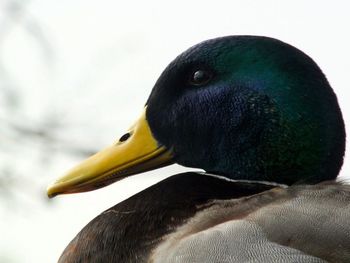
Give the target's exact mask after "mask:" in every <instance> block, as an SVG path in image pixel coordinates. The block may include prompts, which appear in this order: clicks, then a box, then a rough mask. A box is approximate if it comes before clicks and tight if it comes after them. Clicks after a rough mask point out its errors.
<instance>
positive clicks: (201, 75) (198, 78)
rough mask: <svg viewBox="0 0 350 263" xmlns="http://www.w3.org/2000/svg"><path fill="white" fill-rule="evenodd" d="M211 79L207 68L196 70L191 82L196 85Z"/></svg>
mask: <svg viewBox="0 0 350 263" xmlns="http://www.w3.org/2000/svg"><path fill="white" fill-rule="evenodd" d="M210 79H211V74H210V73H209V72H208V71H206V70H201V69H199V70H196V71H195V72H194V73H193V74H192V76H191V79H190V83H191V84H193V85H196V86H199V85H204V84H207V83H208V82H209V80H210Z"/></svg>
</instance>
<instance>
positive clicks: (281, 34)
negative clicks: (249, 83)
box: [0, 0, 350, 263]
mask: <svg viewBox="0 0 350 263" xmlns="http://www.w3.org/2000/svg"><path fill="white" fill-rule="evenodd" d="M348 2H349V1H346V0H344V1H340V0H338V1H322V0H318V1H311V0H309V1H302V0H298V1H277V0H276V1H271V0H265V1H258V0H256V1H252V0H244V1H243V0H242V1H237V0H236V1H233V0H229V1H224V0H223V1H203V0H202V1H186V0H181V1H180V0H177V1H164V0H163V1H162V0H148V1H112V0H111V1H101V0H99V1H97V0H95V1H92V0H90V1H87V0H75V1H72V0H60V1H53V0H45V1H44V0H36V1H35V0H33V1H6V0H0V3H1V5H0V8H1V9H0V62H1V64H0V68H1V67H3V68H4V69H5V71H6V76H7V78H8V79H10V80H11V81H12V82H11V83H15V85H14V87H12V88H13V89H16V92H17V94H19V95H20V96H19V95H17V96H15V98H14V100H15V101H14V102H13V103H17V104H16V105H17V106H16V108H15V109H10V108H11V105H7V107H4V106H2V107H0V108H1V109H0V117H1V119H0V121H1V122H2V123H0V134H1V133H3V134H5V135H4V136H1V137H2V138H1V139H0V140H2V141H0V147H1V148H2V149H1V151H0V168H2V171H5V170H6V169H7V168H6V169H5V168H4V167H10V169H11V170H12V171H13V174H14V176H12V177H11V178H10V179H11V182H14V183H13V187H12V188H11V189H13V191H11V193H9V195H11V198H9V199H8V198H7V197H6V195H7V194H6V193H7V192H6V191H5V190H6V189H1V188H0V191H3V192H2V194H1V195H0V197H1V199H0V206H1V207H0V218H1V220H0V233H1V238H0V262H6V263H7V262H36V263H37V262H55V261H56V260H57V258H58V257H59V255H60V253H61V252H62V250H63V249H64V247H65V246H66V245H67V244H68V242H69V241H70V240H71V239H72V238H73V237H74V236H75V234H76V233H77V232H78V231H79V230H80V229H81V228H82V227H83V226H84V225H85V224H86V223H88V222H89V221H90V220H91V219H92V218H93V217H94V216H96V215H97V214H99V213H100V212H102V211H103V210H105V209H107V208H108V207H110V206H112V205H114V204H116V203H117V202H119V201H121V200H123V199H125V198H126V197H128V196H130V195H131V194H133V193H135V192H137V191H139V190H140V189H142V188H143V187H145V186H147V185H150V184H152V183H154V182H155V181H156V180H160V179H161V178H165V177H166V176H169V175H171V174H174V173H177V172H179V171H182V170H184V169H185V168H182V167H179V166H172V167H169V168H165V169H162V170H158V171H153V172H149V173H146V174H142V175H139V176H136V177H132V178H128V179H126V180H124V181H121V182H118V183H116V184H114V185H112V186H110V187H106V188H103V189H100V190H98V191H94V192H90V193H85V194H80V195H68V196H62V197H57V198H55V199H53V200H50V201H48V200H47V199H46V196H45V188H46V186H47V184H49V183H50V182H51V181H53V180H54V179H55V178H57V177H58V176H59V175H61V174H62V173H63V172H64V171H65V170H67V169H68V168H69V167H71V166H73V165H74V164H75V163H77V162H78V161H79V160H80V159H82V158H84V157H83V156H80V157H76V156H74V155H71V154H67V153H66V152H65V151H64V150H63V148H64V147H63V146H62V144H61V142H64V145H66V146H67V145H69V146H74V147H78V148H79V147H80V148H83V149H93V150H94V149H99V148H102V147H103V146H105V145H108V144H111V143H112V142H113V141H115V140H116V139H118V138H119V137H120V136H121V135H122V134H123V132H124V131H125V130H126V129H127V128H128V126H129V125H130V124H132V123H133V121H134V119H136V117H137V116H138V115H139V113H140V112H141V110H142V108H143V105H144V103H145V101H146V99H147V97H148V94H149V93H150V91H151V89H152V86H153V84H154V82H155V81H156V79H157V77H158V76H159V74H160V73H161V72H162V69H163V68H164V67H165V66H166V65H167V64H168V63H169V62H170V61H171V60H172V59H173V58H175V56H176V55H178V54H179V53H180V52H182V51H184V50H185V49H187V48H188V47H190V46H192V45H193V44H196V43H197V42H200V41H203V40H205V39H208V38H213V37H217V36H224V35H234V34H252V35H266V36H270V37H275V38H278V39H280V40H283V41H285V42H288V43H290V44H292V45H294V46H296V47H298V48H300V49H301V50H303V51H304V52H306V53H307V54H308V55H310V56H311V57H312V58H313V59H314V60H315V61H316V62H317V63H318V64H319V66H320V67H321V68H322V69H323V71H324V72H325V74H326V76H327V78H328V80H329V81H330V83H331V85H332V86H333V88H334V90H335V92H336V93H337V94H338V99H339V103H340V105H341V107H342V110H343V114H344V119H345V122H346V123H347V124H349V123H350V103H349V98H350V94H349V91H348V89H349V87H350V81H349V70H350V51H349V47H350V37H349V34H350V31H349V26H350V16H349V11H350V5H349V4H348ZM3 83H4V79H3V78H2V76H1V75H0V95H1V96H2V97H0V103H2V104H1V105H5V104H4V103H8V102H6V101H8V100H6V98H5V96H4V95H3V94H4V93H3V92H4V90H1V88H2V89H5V88H4V84H3ZM7 88H8V87H7ZM1 92H2V93H1ZM53 120H55V122H54V121H53ZM5 121H6V122H9V121H11V122H14V123H15V124H18V125H25V127H27V128H29V129H31V130H34V131H35V130H38V129H39V130H40V129H41V128H42V127H47V126H50V125H51V126H52V127H53V128H51V130H50V132H51V133H50V134H51V135H52V136H53V139H50V138H46V139H42V137H38V138H34V139H25V138H23V137H21V136H17V137H16V136H15V135H14V134H13V133H12V132H8V133H6V131H9V130H10V128H9V126H8V125H7V126H6V125H4V123H5ZM53 122H54V123H53ZM52 123H53V124H52ZM51 126H50V127H51ZM349 165H350V164H349V160H348V158H347V159H346V160H345V166H344V168H343V170H342V176H344V177H346V176H347V177H349V175H350V166H349ZM5 174H6V173H5ZM0 175H1V176H4V173H3V174H0ZM5 179H6V180H7V178H6V177H5ZM0 186H1V184H0ZM9 187H10V186H9ZM0 193H1V192H0Z"/></svg>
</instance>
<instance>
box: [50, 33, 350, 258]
mask: <svg viewBox="0 0 350 263" xmlns="http://www.w3.org/2000/svg"><path fill="white" fill-rule="evenodd" d="M344 152H345V127H344V121H343V117H342V113H341V110H340V107H339V104H338V101H337V97H336V95H335V93H334V91H333V89H332V88H331V86H330V84H329V82H328V81H327V79H326V77H325V75H324V74H323V72H322V71H321V69H320V68H319V66H318V65H317V64H316V63H315V62H314V61H313V60H312V58H310V57H309V56H308V55H306V54H305V53H304V52H302V51H301V50H299V49H297V48H296V47H294V46H292V45H289V44H287V43H284V42H282V41H280V40H277V39H274V38H270V37H265V36H250V35H235V36H225V37H219V38H214V39H209V40H206V41H203V42H201V43H199V44H196V45H194V46H193V47H191V48H189V49H188V50H186V51H184V52H183V53H182V54H180V55H179V56H177V57H176V58H175V59H174V60H173V61H172V62H171V63H170V64H169V65H168V66H167V67H166V68H165V70H164V71H163V72H162V73H161V75H160V77H159V78H158V80H157V81H156V83H155V85H154V87H153V89H152V91H151V94H150V96H149V98H148V100H147V102H146V104H145V106H144V108H143V111H142V113H141V116H140V118H139V119H138V120H137V121H136V122H135V123H134V124H133V125H132V126H131V127H130V128H129V129H128V130H127V132H126V133H125V134H124V135H122V136H121V137H120V139H119V140H117V141H116V142H114V143H113V144H112V145H111V146H108V147H106V148H105V149H103V150H101V151H100V152H98V153H96V154H95V155H93V156H91V157H89V158H88V159H86V160H85V161H82V162H81V163H80V164H78V165H77V166H76V167H74V168H72V169H71V170H69V171H68V172H67V173H66V174H64V175H63V176H62V177H61V178H59V179H57V180H56V181H55V182H54V183H53V184H52V185H50V186H49V187H48V189H47V194H48V196H49V197H54V196H57V195H61V194H71V193H81V192H86V191H91V190H95V189H99V188H101V187H105V186H107V185H109V184H111V183H114V182H116V181H119V180H122V179H124V178H126V177H128V176H132V175H136V174H141V173H143V172H146V171H150V170H153V169H157V168H160V167H164V166H167V165H170V164H173V163H178V164H180V165H183V166H186V167H190V168H194V169H201V170H200V171H197V170H194V171H188V172H184V173H180V174H176V175H173V176H170V177H168V178H167V179H164V180H162V181H160V182H158V183H156V184H155V185H153V186H151V187H149V188H147V189H145V190H143V191H141V192H139V193H137V194H135V195H133V196H131V197H130V198H128V199H126V200H125V201H122V202H120V203H118V204H116V205H115V206H113V207H111V208H109V209H107V210H106V211H104V212H103V213H101V214H100V215H98V216H97V217H96V218H94V219H93V220H92V221H91V222H90V223H88V224H87V225H86V226H85V227H84V228H83V229H82V230H81V231H80V232H79V233H78V234H77V235H76V237H74V238H73V240H72V241H71V242H70V243H69V245H68V246H67V247H66V249H65V250H64V251H63V253H62V255H61V256H60V258H59V260H58V262H60V263H63V262H64V263H73V262H74V263H78V262H92V263H96V262H105V263H108V262H141V263H142V262H149V263H151V262H152V263H209V262H337V263H339V262H350V224H349V223H348V219H349V218H350V186H349V185H347V184H345V183H342V182H338V181H337V180H336V178H337V176H338V174H339V171H340V169H341V166H342V164H343V158H344ZM139 176H141V175H139Z"/></svg>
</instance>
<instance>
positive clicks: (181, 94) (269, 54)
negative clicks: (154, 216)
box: [146, 36, 345, 184]
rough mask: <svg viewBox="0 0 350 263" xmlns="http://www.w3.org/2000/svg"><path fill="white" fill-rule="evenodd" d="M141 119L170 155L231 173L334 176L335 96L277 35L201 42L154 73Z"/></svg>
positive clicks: (337, 158) (339, 143) (289, 178)
mask: <svg viewBox="0 0 350 263" xmlns="http://www.w3.org/2000/svg"><path fill="white" fill-rule="evenodd" d="M146 117H147V120H148V122H149V125H150V128H151V131H152V133H153V135H154V137H155V138H156V140H157V141H158V142H159V144H161V145H164V146H165V147H166V148H168V149H171V150H172V152H173V154H174V157H175V160H176V162H178V163H180V164H182V165H185V166H189V167H197V168H202V169H204V170H206V171H207V172H213V173H216V174H221V175H225V176H227V177H230V178H234V179H238V178H239V179H252V180H269V181H276V182H281V183H286V184H292V183H295V182H300V181H302V182H308V183H314V182H319V181H323V180H328V179H334V178H335V177H336V176H337V174H338V173H339V170H340V167H341V165H342V162H343V155H344V150H345V131H344V124H343V119H342V115H341V112H340V109H339V106H338V102H337V98H336V96H335V94H334V92H333V90H332V88H331V87H330V85H329V83H328V81H327V79H326V78H325V76H324V74H323V73H322V71H321V70H320V68H319V67H318V66H317V65H316V63H315V62H314V61H313V60H312V59H311V58H310V57H308V56H307V55H305V54H304V53H303V52H301V51H300V50H298V49H296V48H295V47H293V46H291V45H288V44H285V43H283V42H281V41H279V40H276V39H272V38H267V37H258V36H229V37H223V38H217V39H212V40H208V41H205V42H202V43H200V44H198V45H196V46H194V47H192V48H190V49H189V50H187V51H185V52H184V53H182V54H181V55H179V56H178V57H177V58H176V59H175V60H174V61H173V62H172V63H170V64H169V66H168V67H167V68H166V69H165V70H164V72H163V73H162V75H161V76H160V78H159V79H158V81H157V82H156V84H155V87H154V89H153V91H152V93H151V95H150V97H149V99H148V102H147V111H146Z"/></svg>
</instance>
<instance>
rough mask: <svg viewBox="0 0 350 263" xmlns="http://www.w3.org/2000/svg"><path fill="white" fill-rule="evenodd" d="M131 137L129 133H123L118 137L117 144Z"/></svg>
mask: <svg viewBox="0 0 350 263" xmlns="http://www.w3.org/2000/svg"><path fill="white" fill-rule="evenodd" d="M130 136H131V133H130V132H127V133H125V134H124V135H123V136H122V137H120V139H119V142H125V141H126V140H127V139H129V138H130Z"/></svg>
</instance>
